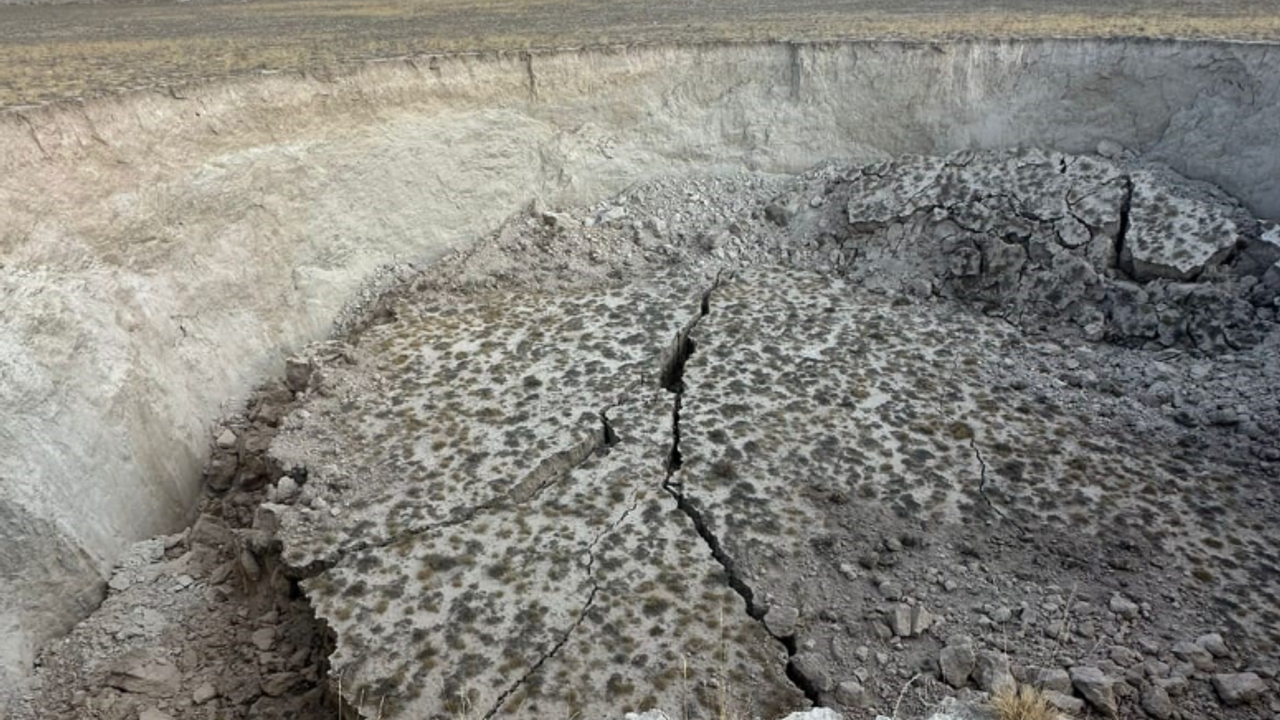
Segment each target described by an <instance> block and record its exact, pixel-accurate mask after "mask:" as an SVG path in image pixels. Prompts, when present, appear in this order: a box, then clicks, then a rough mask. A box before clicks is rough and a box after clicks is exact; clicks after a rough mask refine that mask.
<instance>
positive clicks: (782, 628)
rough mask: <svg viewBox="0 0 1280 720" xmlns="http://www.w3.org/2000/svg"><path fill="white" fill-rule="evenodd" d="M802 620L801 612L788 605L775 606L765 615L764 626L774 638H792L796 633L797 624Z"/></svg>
mask: <svg viewBox="0 0 1280 720" xmlns="http://www.w3.org/2000/svg"><path fill="white" fill-rule="evenodd" d="M799 620H800V611H799V610H797V609H796V608H793V607H788V606H786V605H774V606H773V607H770V608H769V612H767V613H765V615H764V626H765V628H767V629H768V630H769V634H771V635H773V636H774V637H778V638H784V637H791V636H792V635H795V633H796V622H798V621H799Z"/></svg>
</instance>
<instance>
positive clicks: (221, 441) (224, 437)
mask: <svg viewBox="0 0 1280 720" xmlns="http://www.w3.org/2000/svg"><path fill="white" fill-rule="evenodd" d="M236 440H237V438H236V434H235V433H234V432H232V431H231V428H223V429H222V432H220V433H218V438H217V439H216V440H214V444H215V445H217V446H218V449H220V450H231V449H233V448H235V446H236Z"/></svg>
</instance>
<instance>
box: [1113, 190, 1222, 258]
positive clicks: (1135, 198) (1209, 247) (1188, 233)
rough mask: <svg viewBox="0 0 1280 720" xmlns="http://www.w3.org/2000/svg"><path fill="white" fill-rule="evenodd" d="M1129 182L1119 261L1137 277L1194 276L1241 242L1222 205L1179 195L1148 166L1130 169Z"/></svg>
mask: <svg viewBox="0 0 1280 720" xmlns="http://www.w3.org/2000/svg"><path fill="white" fill-rule="evenodd" d="M1132 182H1133V194H1132V200H1131V203H1130V211H1129V232H1128V234H1127V235H1126V236H1125V244H1124V247H1123V249H1122V250H1121V256H1120V261H1121V264H1122V266H1123V267H1125V269H1126V270H1128V271H1129V272H1130V273H1131V274H1132V275H1133V276H1134V278H1136V279H1137V280H1144V281H1145V280H1154V279H1157V278H1167V279H1170V280H1192V279H1194V278H1196V277H1197V276H1199V275H1200V273H1202V272H1203V271H1204V270H1205V268H1208V267H1211V266H1213V265H1217V264H1218V263H1221V262H1222V261H1223V260H1225V259H1226V258H1227V257H1228V256H1229V255H1230V254H1231V251H1232V250H1233V249H1234V248H1235V247H1236V244H1237V242H1239V241H1240V232H1239V229H1238V228H1237V227H1236V223H1235V221H1234V220H1232V219H1231V217H1230V216H1229V214H1228V212H1227V209H1228V207H1227V206H1226V205H1224V204H1221V203H1211V202H1207V201H1204V200H1199V199H1191V198H1186V197H1179V196H1178V195H1176V194H1174V193H1172V192H1170V190H1169V188H1168V187H1167V186H1166V185H1164V184H1163V183H1161V182H1160V180H1159V179H1158V178H1157V177H1156V175H1155V174H1153V173H1151V172H1148V171H1138V172H1135V173H1133V175H1132Z"/></svg>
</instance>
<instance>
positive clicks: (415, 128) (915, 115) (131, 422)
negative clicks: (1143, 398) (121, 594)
mask: <svg viewBox="0 0 1280 720" xmlns="http://www.w3.org/2000/svg"><path fill="white" fill-rule="evenodd" d="M1277 110H1280V55H1277V54H1276V48H1275V47H1274V46H1270V45H1244V44H1213V43H1196V44H1189V43H1176V42H1097V41H1045V42H1006V43H982V44H974V43H957V44H950V45H910V44H897V43H851V44H830V45H789V44H768V45H734V46H703V47H682V48H646V49H628V50H616V51H598V52H591V53H575V52H566V53H563V54H548V55H532V56H528V55H525V56H514V55H492V56H469V57H455V58H435V59H419V60H416V61H412V62H410V61H402V62H389V63H381V64H374V65H369V66H367V67H364V68H363V69H360V70H358V71H354V72H352V73H351V74H349V75H345V76H342V77H337V78H329V79H318V78H313V77H296V76H268V77H262V78H259V79H255V80H252V81H243V82H236V83H226V84H220V85H210V86H204V87H197V88H190V89H187V90H182V91H177V90H175V91H173V92H167V93H144V94H138V95H134V96H130V97H126V98H121V99H114V100H106V101H101V102H95V103H90V104H87V105H84V106H77V107H56V108H49V109H45V110H41V111H38V112H32V113H25V114H22V113H13V114H9V115H7V116H4V117H3V118H2V119H0V148H2V149H3V152H2V153H0V178H3V179H2V180H0V218H3V224H2V229H0V267H2V268H3V274H2V275H0V514H2V516H3V517H12V518H16V519H17V520H16V521H15V522H14V523H12V524H8V523H6V527H10V528H12V527H17V528H19V529H20V533H19V534H20V536H21V542H17V543H11V542H5V543H3V544H2V545H0V578H2V579H3V582H4V592H3V593H0V627H6V626H9V627H15V628H18V632H17V633H7V634H6V637H8V638H11V639H10V640H7V641H6V644H5V645H4V646H3V647H0V667H7V668H8V670H9V671H10V672H11V673H14V674H20V673H21V672H22V671H23V668H24V666H25V665H26V663H28V662H29V661H30V657H31V649H32V648H33V647H35V646H36V645H37V644H39V643H40V642H42V641H44V640H45V639H47V638H49V637H51V636H52V635H53V634H55V633H57V632H58V631H60V630H61V629H63V628H65V627H66V625H67V624H68V623H70V622H73V621H74V619H75V618H76V617H78V616H79V615H80V614H81V613H82V612H83V611H84V608H85V607H87V606H91V605H92V603H93V599H94V597H95V593H96V592H97V591H96V588H98V587H100V586H101V582H102V580H101V578H102V574H103V573H104V572H105V571H106V569H107V568H108V567H109V566H110V565H111V563H112V562H113V560H114V558H115V557H116V556H117V555H118V553H119V552H120V550H121V548H122V547H124V545H126V544H127V543H129V542H130V541H132V540H135V539H138V538H141V537H145V536H149V535H152V534H154V533H157V532H162V531H165V530H169V529H172V528H174V527H176V526H178V525H179V524H181V523H182V522H183V521H184V519H186V518H187V513H188V509H189V508H190V507H191V505H192V503H193V501H194V498H195V497H196V494H197V492H198V490H199V469H200V467H201V464H202V462H203V460H204V458H205V457H206V455H207V450H206V448H207V447H208V445H209V444H210V440H211V438H210V437H209V428H210V425H211V423H212V422H213V421H214V420H215V419H216V418H217V417H218V416H219V415H220V414H221V413H222V412H223V409H224V408H227V407H230V406H234V405H235V404H237V403H239V402H240V401H241V400H242V399H243V398H244V397H245V394H246V393H247V391H248V390H249V389H250V388H251V387H252V386H253V385H254V384H255V383H256V382H257V381H259V380H261V379H262V378H264V377H266V376H267V375H269V374H271V373H276V372H278V371H279V370H280V369H281V367H280V360H279V358H280V357H281V356H282V353H284V352H287V351H289V350H291V349H295V348H297V347H299V346H300V345H301V344H303V343H305V342H307V341H310V340H314V339H317V338H319V337H321V336H323V335H324V334H325V333H326V332H327V331H328V330H329V329H330V328H331V327H332V323H333V322H334V320H335V318H336V317H337V316H338V314H339V312H340V310H341V308H342V306H343V304H344V303H345V302H347V301H349V300H350V299H351V298H353V297H354V296H355V295H356V294H357V292H358V291H359V289H360V287H361V284H362V282H363V281H365V280H366V279H367V278H369V277H370V276H371V275H372V274H373V271H374V270H375V269H376V268H378V267H379V266H382V265H384V264H386V263H388V262H392V261H396V260H399V261H413V262H421V263H425V262H430V261H432V260H433V259H435V258H438V257H439V256H441V255H442V254H443V253H444V252H445V251H446V250H447V249H448V248H450V247H452V246H456V245H459V244H464V243H467V242H469V241H470V240H471V239H473V238H475V237H477V236H478V235H480V234H481V233H483V232H485V231H487V230H489V229H491V228H493V227H495V226H496V225H497V224H498V223H499V222H500V221H501V219H502V218H504V217H506V216H508V215H509V214H510V213H511V212H513V211H514V210H516V209H517V208H518V207H520V206H521V205H522V204H524V203H527V202H528V201H530V200H531V199H533V198H541V199H543V200H545V201H548V202H552V203H559V202H587V201H592V200H596V199H599V198H602V197H605V196H608V195H610V194H611V193H613V192H616V191H617V190H619V189H620V188H622V187H624V186H626V185H628V184H630V183H632V182H635V181H637V180H641V179H644V178H647V177H652V176H655V175H657V174H665V175H670V174H677V173H680V172H684V171H690V170H695V169H696V170H712V171H714V170H726V169H737V168H748V169H757V170H766V171H794V170H799V169H802V168H804V167H806V166H808V165H810V164H812V163H814V162H817V161H820V160H824V159H827V158H832V157H836V158H843V159H848V160H855V161H866V160H874V159H879V158H882V157H886V156H889V155H896V154H899V153H904V152H920V153H941V152H947V151H951V150H955V149H960V148H969V147H973V148H996V147H1007V146H1015V145H1024V144H1032V145H1036V146H1040V147H1047V148H1056V149H1061V150H1066V151H1072V152H1091V151H1093V150H1094V149H1095V148H1097V146H1098V143H1099V142H1101V141H1107V142H1111V143H1118V144H1120V145H1122V146H1124V147H1126V148H1129V149H1131V150H1133V151H1134V152H1137V153H1139V154H1140V155H1142V156H1144V157H1146V158H1148V159H1152V160H1158V161H1164V162H1167V163H1169V164H1170V165H1171V166H1173V167H1174V168H1176V169H1178V170H1179V171H1181V172H1183V173H1184V174H1186V175H1188V176H1190V177H1193V178H1198V179H1203V180H1208V181H1211V182H1214V183H1217V184H1219V185H1221V186H1222V187H1223V188H1224V189H1226V190H1227V191H1229V192H1231V193H1232V194H1234V195H1235V196H1237V197H1239V198H1241V199H1242V200H1243V201H1244V202H1245V203H1246V204H1247V205H1248V206H1249V208H1250V209H1251V210H1252V211H1253V212H1254V213H1256V214H1258V215H1260V216H1263V217H1276V216H1280V146H1278V145H1277V141H1276V140H1275V138H1276V137H1280V112H1277ZM6 539H7V538H6Z"/></svg>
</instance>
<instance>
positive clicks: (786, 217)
mask: <svg viewBox="0 0 1280 720" xmlns="http://www.w3.org/2000/svg"><path fill="white" fill-rule="evenodd" d="M799 210H800V203H799V202H798V201H796V200H794V199H793V200H783V199H778V200H775V201H773V202H771V203H769V204H768V205H766V206H765V208H764V216H765V218H766V219H768V220H769V222H771V223H773V224H775V225H779V226H781V227H786V226H787V225H790V224H791V220H792V218H794V217H795V216H796V213H797V212H799Z"/></svg>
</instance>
